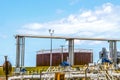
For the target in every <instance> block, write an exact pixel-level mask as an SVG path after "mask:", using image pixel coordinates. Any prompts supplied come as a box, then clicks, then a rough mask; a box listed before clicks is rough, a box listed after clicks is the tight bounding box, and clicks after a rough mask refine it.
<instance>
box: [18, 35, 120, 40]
mask: <svg viewBox="0 0 120 80" xmlns="http://www.w3.org/2000/svg"><path fill="white" fill-rule="evenodd" d="M16 37H28V38H51V36H44V35H30V34H28V35H24V34H18V35H16ZM52 38H53V39H77V40H95V41H120V39H112V38H84V37H67V36H52Z"/></svg>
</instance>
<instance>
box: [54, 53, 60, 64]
mask: <svg viewBox="0 0 120 80" xmlns="http://www.w3.org/2000/svg"><path fill="white" fill-rule="evenodd" d="M52 55H53V56H52V65H54V66H58V65H59V64H60V63H61V54H60V53H57V54H56V53H54V54H52Z"/></svg>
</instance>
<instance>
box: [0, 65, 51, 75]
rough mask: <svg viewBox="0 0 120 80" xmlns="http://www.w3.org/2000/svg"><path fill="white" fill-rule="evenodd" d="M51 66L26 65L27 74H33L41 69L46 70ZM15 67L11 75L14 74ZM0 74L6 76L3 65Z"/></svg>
mask: <svg viewBox="0 0 120 80" xmlns="http://www.w3.org/2000/svg"><path fill="white" fill-rule="evenodd" d="M48 67H49V66H40V67H25V68H26V70H27V71H26V74H33V73H35V72H37V73H40V72H41V71H46V70H47V69H48ZM14 71H15V68H14V67H13V68H12V72H11V74H10V75H14ZM0 76H5V74H4V72H3V67H0Z"/></svg>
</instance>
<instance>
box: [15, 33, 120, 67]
mask: <svg viewBox="0 0 120 80" xmlns="http://www.w3.org/2000/svg"><path fill="white" fill-rule="evenodd" d="M15 38H16V68H20V67H22V66H24V57H25V56H24V55H25V38H48V39H51V36H43V35H29V34H28V35H24V34H18V35H16V36H15ZM52 38H53V39H65V40H67V41H68V51H69V60H70V64H71V65H74V61H73V60H74V55H73V54H74V40H91V41H108V43H109V49H110V50H109V51H110V55H111V56H112V60H113V62H114V64H116V62H117V61H116V58H117V42H118V41H120V39H107V38H82V37H65V36H52ZM20 60H21V65H20ZM51 64H52V63H51Z"/></svg>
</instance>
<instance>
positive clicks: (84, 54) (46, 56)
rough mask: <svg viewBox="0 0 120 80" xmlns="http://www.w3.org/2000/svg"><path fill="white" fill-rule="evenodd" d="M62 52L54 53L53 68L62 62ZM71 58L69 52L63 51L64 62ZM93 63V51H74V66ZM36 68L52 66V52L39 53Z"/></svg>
mask: <svg viewBox="0 0 120 80" xmlns="http://www.w3.org/2000/svg"><path fill="white" fill-rule="evenodd" d="M61 56H62V55H61V51H59V50H58V51H55V52H54V51H53V53H52V66H58V65H59V64H60V63H61V62H62V59H61ZM68 57H69V53H68V51H63V61H67V58H68ZM92 62H93V51H92V50H81V49H80V50H74V65H84V64H88V63H92ZM36 66H50V52H49V51H47V52H46V51H44V53H43V52H42V53H41V52H38V54H37V56H36Z"/></svg>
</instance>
